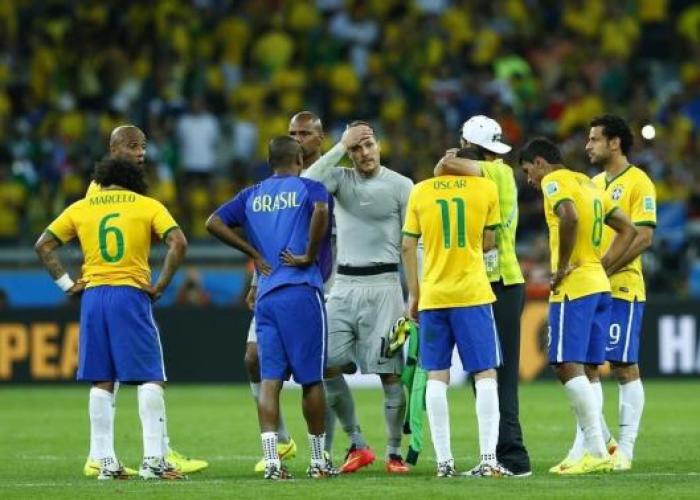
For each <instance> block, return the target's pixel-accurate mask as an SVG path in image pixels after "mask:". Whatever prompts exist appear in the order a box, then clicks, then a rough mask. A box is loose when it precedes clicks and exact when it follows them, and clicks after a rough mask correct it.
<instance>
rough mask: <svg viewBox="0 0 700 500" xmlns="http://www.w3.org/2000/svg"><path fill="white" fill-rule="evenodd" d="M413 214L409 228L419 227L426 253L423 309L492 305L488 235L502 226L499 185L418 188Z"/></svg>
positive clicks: (435, 183) (444, 179)
mask: <svg viewBox="0 0 700 500" xmlns="http://www.w3.org/2000/svg"><path fill="white" fill-rule="evenodd" d="M408 210H409V212H410V213H408V214H407V216H406V217H407V221H409V222H408V223H407V224H409V223H410V224H412V223H413V221H414V220H417V221H418V227H419V228H420V236H421V237H422V239H423V245H424V249H425V250H424V263H423V279H422V282H421V298H420V306H419V307H420V309H421V310H424V309H440V308H447V307H463V306H472V305H480V304H487V303H491V302H493V301H494V300H495V297H494V295H493V292H492V291H491V286H490V284H489V281H488V277H487V275H486V267H485V265H484V259H483V233H484V229H485V228H495V227H497V226H498V224H500V212H499V207H498V194H497V188H496V185H495V184H494V182H493V181H491V180H489V179H485V178H482V177H461V176H441V177H436V178H434V179H429V180H426V181H423V182H421V183H419V184H417V185H416V186H415V188H414V189H413V192H412V193H411V200H410V201H409V208H408Z"/></svg>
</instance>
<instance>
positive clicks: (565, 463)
mask: <svg viewBox="0 0 700 500" xmlns="http://www.w3.org/2000/svg"><path fill="white" fill-rule="evenodd" d="M577 462H578V460H572V459H571V458H569V457H568V455H567V457H566V458H565V459H564V460H562V461H561V462H559V463H558V464H557V465H553V466H552V467H550V468H549V472H550V473H551V474H561V471H563V470H564V469H568V468H569V467H571V466H572V465H575V464H576V463H577Z"/></svg>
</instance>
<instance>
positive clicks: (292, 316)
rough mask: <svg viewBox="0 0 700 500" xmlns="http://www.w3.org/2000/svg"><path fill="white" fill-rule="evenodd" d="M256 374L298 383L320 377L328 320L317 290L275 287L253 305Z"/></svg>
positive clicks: (304, 287) (315, 380) (318, 380)
mask: <svg viewBox="0 0 700 500" xmlns="http://www.w3.org/2000/svg"><path fill="white" fill-rule="evenodd" d="M255 323H256V334H257V337H258V357H259V358H260V375H261V377H262V379H263V380H286V379H287V378H288V375H289V373H290V372H291V374H292V375H293V376H294V380H295V381H296V382H297V383H298V384H301V385H311V384H315V383H317V382H320V381H321V380H323V372H324V371H325V370H326V357H327V353H326V349H327V345H328V321H327V318H326V305H325V304H324V302H323V295H322V294H321V291H320V290H318V289H316V288H314V287H311V286H308V285H289V286H284V287H281V288H276V289H274V290H272V291H270V292H268V293H266V294H265V295H263V296H262V297H260V298H259V299H258V300H257V302H256V305H255Z"/></svg>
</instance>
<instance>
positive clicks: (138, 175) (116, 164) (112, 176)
mask: <svg viewBox="0 0 700 500" xmlns="http://www.w3.org/2000/svg"><path fill="white" fill-rule="evenodd" d="M92 178H93V179H94V180H95V182H97V183H98V184H99V185H100V186H104V187H106V186H113V185H116V186H121V187H123V188H125V189H128V190H129V191H133V192H135V193H138V194H146V190H147V189H148V186H147V184H146V180H145V179H144V172H143V169H142V168H139V166H138V165H136V164H135V163H133V162H131V161H129V160H126V159H124V158H112V157H107V158H104V159H102V160H101V161H99V162H98V163H97V165H95V172H94V173H93V175H92Z"/></svg>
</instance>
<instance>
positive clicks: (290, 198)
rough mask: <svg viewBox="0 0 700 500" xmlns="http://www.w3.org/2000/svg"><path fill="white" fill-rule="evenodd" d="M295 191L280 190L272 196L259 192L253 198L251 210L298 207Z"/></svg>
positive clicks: (273, 210)
mask: <svg viewBox="0 0 700 500" xmlns="http://www.w3.org/2000/svg"><path fill="white" fill-rule="evenodd" d="M299 206H300V204H299V201H298V200H297V193H296V191H282V192H281V193H277V194H275V195H274V196H272V195H269V194H259V195H257V196H255V197H254V198H253V202H252V204H251V207H252V209H253V212H277V211H278V210H285V209H287V208H296V207H299Z"/></svg>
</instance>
